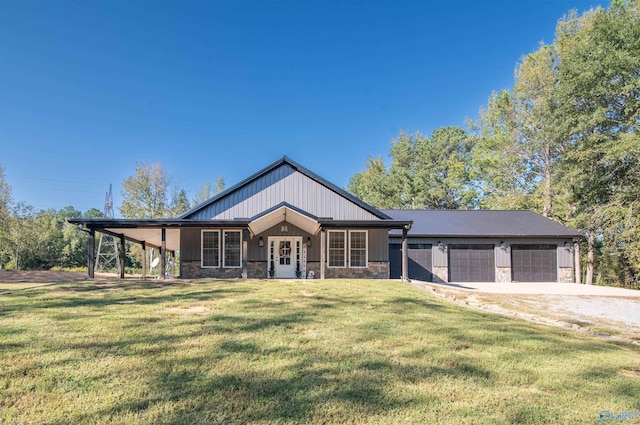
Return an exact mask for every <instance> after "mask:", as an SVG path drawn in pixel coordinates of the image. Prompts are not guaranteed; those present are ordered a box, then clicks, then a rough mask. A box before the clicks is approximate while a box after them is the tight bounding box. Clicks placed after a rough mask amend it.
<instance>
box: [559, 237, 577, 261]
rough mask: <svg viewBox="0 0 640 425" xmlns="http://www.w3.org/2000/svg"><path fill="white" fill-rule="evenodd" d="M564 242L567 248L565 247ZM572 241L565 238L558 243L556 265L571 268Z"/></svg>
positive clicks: (572, 259)
mask: <svg viewBox="0 0 640 425" xmlns="http://www.w3.org/2000/svg"><path fill="white" fill-rule="evenodd" d="M565 242H566V243H567V248H565ZM573 262H574V258H573V241H571V240H566V241H562V242H559V243H558V267H563V268H573Z"/></svg>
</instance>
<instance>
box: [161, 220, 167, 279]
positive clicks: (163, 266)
mask: <svg viewBox="0 0 640 425" xmlns="http://www.w3.org/2000/svg"><path fill="white" fill-rule="evenodd" d="M166 255H167V229H165V228H164V227H163V228H162V246H161V247H160V279H166V273H167V265H166V258H165V257H166Z"/></svg>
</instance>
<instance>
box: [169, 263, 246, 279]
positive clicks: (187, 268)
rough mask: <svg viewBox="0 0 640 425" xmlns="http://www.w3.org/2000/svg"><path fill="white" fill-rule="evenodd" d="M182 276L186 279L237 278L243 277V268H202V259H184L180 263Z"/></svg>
mask: <svg viewBox="0 0 640 425" xmlns="http://www.w3.org/2000/svg"><path fill="white" fill-rule="evenodd" d="M180 277H181V278H184V279H199V278H203V277H212V278H217V279H235V278H241V277H242V268H235V269H229V268H221V267H218V268H202V267H200V261H182V262H181V263H180Z"/></svg>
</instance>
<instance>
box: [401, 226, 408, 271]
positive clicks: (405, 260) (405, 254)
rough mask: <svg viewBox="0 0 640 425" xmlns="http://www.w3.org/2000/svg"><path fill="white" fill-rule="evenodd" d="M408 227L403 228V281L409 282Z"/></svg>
mask: <svg viewBox="0 0 640 425" xmlns="http://www.w3.org/2000/svg"><path fill="white" fill-rule="evenodd" d="M408 265H409V261H408V251H407V229H406V228H404V227H403V228H402V281H403V282H409V276H408Z"/></svg>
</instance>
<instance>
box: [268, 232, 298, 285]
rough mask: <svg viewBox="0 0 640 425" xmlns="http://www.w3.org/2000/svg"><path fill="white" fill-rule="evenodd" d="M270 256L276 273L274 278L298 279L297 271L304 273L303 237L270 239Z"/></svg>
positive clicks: (275, 237)
mask: <svg viewBox="0 0 640 425" xmlns="http://www.w3.org/2000/svg"><path fill="white" fill-rule="evenodd" d="M269 256H270V257H271V258H270V259H269V262H270V263H271V264H272V265H273V270H274V272H275V273H274V276H273V277H275V278H279V279H282V278H294V277H296V271H302V264H301V263H302V237H301V236H273V237H269Z"/></svg>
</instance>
